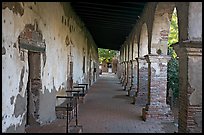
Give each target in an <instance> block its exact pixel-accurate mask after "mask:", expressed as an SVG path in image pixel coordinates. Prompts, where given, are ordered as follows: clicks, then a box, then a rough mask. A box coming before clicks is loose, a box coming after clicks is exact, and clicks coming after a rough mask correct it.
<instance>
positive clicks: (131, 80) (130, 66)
mask: <svg viewBox="0 0 204 135" xmlns="http://www.w3.org/2000/svg"><path fill="white" fill-rule="evenodd" d="M128 71H129V74H128V83H127V87H126V90H127V95H128V96H130V91H131V89H132V85H133V64H132V61H129V62H128Z"/></svg>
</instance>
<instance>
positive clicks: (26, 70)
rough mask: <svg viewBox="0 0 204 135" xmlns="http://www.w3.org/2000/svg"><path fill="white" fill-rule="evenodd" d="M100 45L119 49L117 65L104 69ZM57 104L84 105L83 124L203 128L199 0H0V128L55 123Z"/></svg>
mask: <svg viewBox="0 0 204 135" xmlns="http://www.w3.org/2000/svg"><path fill="white" fill-rule="evenodd" d="M174 15H176V16H174ZM173 17H175V18H174V19H172V18H173ZM172 20H174V22H175V31H173V33H174V36H175V37H171V34H172V32H171V26H172V24H173V23H172V22H173V21H172ZM177 24H178V25H177ZM171 38H172V39H176V40H175V41H174V42H172V43H169V39H171ZM169 47H171V49H172V50H174V51H175V52H174V53H175V54H176V55H174V57H173V55H171V54H170V53H169ZM98 48H103V49H109V50H110V49H111V50H114V51H117V52H118V53H117V55H116V56H115V57H114V60H115V62H114V65H115V66H114V67H115V70H114V72H115V74H113V75H111V76H108V75H109V74H104V75H103V76H100V70H99V66H100V62H99V51H98ZM109 53H110V52H109ZM172 58H174V59H175V60H176V61H177V65H174V64H172V67H176V70H175V71H176V75H175V76H176V79H175V78H174V79H172V80H173V81H172V82H173V83H174V84H175V83H176V84H178V85H179V86H178V85H176V86H175V85H172V87H171V88H176V90H173V89H172V91H173V92H174V93H173V92H172V91H171V89H170V88H169V87H168V84H169V82H170V81H169V76H168V69H170V68H169V62H171V60H172ZM109 64H110V63H109ZM112 65H113V63H112ZM171 75H172V74H171ZM172 76H173V77H175V76H174V75H172ZM173 83H172V84H173ZM81 84H82V85H84V84H86V86H88V89H89V92H88V93H84V89H85V86H84V87H83V88H82V89H81V88H80V87H82V86H79V85H81ZM177 86H178V87H177ZM76 87H77V88H76ZM78 88H79V89H80V90H79V89H78ZM75 90H78V91H80V94H79V93H78V94H79V95H81V96H82V97H83V96H84V95H86V96H85V100H86V101H85V103H84V104H75V103H76V101H77V100H75V98H76V95H77V94H76V91H75ZM74 91H75V93H73V92H74ZM172 93H173V94H172ZM175 93H176V94H177V95H176V96H175V97H176V100H175V101H176V103H178V109H179V110H178V113H177V115H178V119H177V120H175V118H176V117H174V116H173V115H172V111H173V110H172V108H171V107H172V106H170V104H169V103H168V102H167V101H170V100H169V99H174V98H172V97H174V94H175ZM126 95H128V96H126ZM59 97H63V98H64V99H61V100H60V101H58V98H59ZM68 99H69V100H68ZM71 100H72V101H71ZM171 101H174V100H171ZM68 103H69V104H71V105H72V106H71V107H70V106H69V107H70V108H69V107H67V106H65V105H67V104H68ZM170 103H172V104H173V102H170ZM172 104H171V105H172ZM63 105H64V106H63ZM59 107H62V108H63V107H64V108H66V109H67V112H68V110H69V112H68V113H69V114H70V115H71V114H72V112H74V111H75V110H77V109H78V108H77V107H79V122H80V123H81V124H82V126H83V127H84V129H83V132H116V131H117V132H167V131H165V129H168V127H169V126H168V124H167V123H166V124H167V125H165V123H163V122H164V121H169V122H170V121H171V122H173V121H174V122H176V123H177V124H178V133H195V132H196V133H201V132H202V2H136V1H134V2H116V3H114V2H107V3H105V2H99V3H98V2H2V132H3V133H25V132H26V130H27V128H28V127H35V126H36V128H38V127H39V126H40V127H41V126H46V125H47V124H49V123H50V122H51V123H53V122H54V121H56V120H58V116H57V114H58V113H57V109H59ZM64 108H63V109H64ZM76 112H77V111H76ZM76 112H74V113H76ZM106 120H107V121H106ZM109 120H110V121H109ZM152 121H153V122H156V123H157V124H155V123H152ZM159 121H162V122H161V123H160V122H159ZM62 123H63V121H62ZM62 123H61V124H59V123H58V124H57V125H53V126H54V127H56V128H57V129H56V130H55V128H51V129H50V130H47V132H51V131H53V130H55V132H58V131H59V132H64V130H61V129H60V128H59V127H61V125H64V124H62ZM95 123H97V124H95ZM99 124H101V125H99ZM154 126H156V127H154ZM93 127H94V128H93ZM165 127H167V128H165ZM62 128H63V126H62ZM40 129H41V128H40ZM58 129H59V130H58ZM34 131H36V130H34ZM38 131H39V132H44V131H46V130H45V129H42V130H38ZM170 132H174V131H170Z"/></svg>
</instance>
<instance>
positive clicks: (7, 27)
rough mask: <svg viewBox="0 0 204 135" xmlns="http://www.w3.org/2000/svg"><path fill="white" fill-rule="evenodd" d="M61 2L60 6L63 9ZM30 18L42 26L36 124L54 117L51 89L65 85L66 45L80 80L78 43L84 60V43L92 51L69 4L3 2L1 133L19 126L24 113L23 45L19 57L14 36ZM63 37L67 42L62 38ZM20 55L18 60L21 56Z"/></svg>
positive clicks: (25, 73)
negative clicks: (43, 45)
mask: <svg viewBox="0 0 204 135" xmlns="http://www.w3.org/2000/svg"><path fill="white" fill-rule="evenodd" d="M13 5H15V6H13ZM64 6H66V10H65V8H64ZM10 7H14V8H10ZM62 16H63V17H62ZM62 18H63V19H62ZM70 18H71V19H70ZM65 20H66V23H65ZM35 23H37V24H38V29H40V30H41V31H42V35H43V39H44V41H45V44H46V50H45V54H41V65H42V66H41V80H42V89H40V90H39V92H40V97H39V99H40V104H39V108H40V109H39V113H38V114H39V123H41V124H43V123H47V122H50V121H52V120H54V119H55V118H56V116H55V111H54V107H55V96H56V94H57V92H59V91H62V90H64V89H65V88H66V84H67V83H66V82H67V81H66V80H67V57H68V56H67V55H68V54H69V53H70V47H69V45H71V46H72V48H71V51H72V53H73V54H72V55H73V62H74V73H73V76H74V82H77V81H78V82H81V78H82V77H83V73H82V63H83V61H82V60H83V59H82V58H83V52H82V51H83V50H82V48H84V49H85V52H86V61H88V60H89V57H88V48H90V47H89V46H91V48H90V49H91V50H92V51H91V53H97V51H96V49H95V48H96V47H95V46H96V45H95V43H94V41H93V40H91V42H89V44H87V39H90V38H92V37H91V36H90V34H89V33H88V32H87V30H86V28H85V27H83V24H82V22H81V21H80V20H79V19H78V17H77V16H76V14H75V13H74V12H73V10H72V9H71V7H70V5H69V3H58V2H53V3H47V2H39V3H38V2H25V3H24V2H17V3H6V2H5V3H3V6H2V73H3V74H2V80H3V83H2V103H3V104H2V132H24V131H25V120H26V119H25V117H26V112H27V110H26V105H27V101H26V98H27V95H26V86H27V82H28V71H29V67H28V50H23V51H24V55H23V56H21V55H22V54H21V53H20V49H19V44H18V36H19V34H20V33H21V32H22V31H23V29H24V28H25V25H26V24H32V25H34V24H35ZM67 36H68V41H67V42H66V37H67ZM67 45H68V47H67ZM92 46H94V47H92ZM43 55H44V56H43ZM92 55H93V57H92V60H94V61H96V62H98V60H97V57H96V56H97V54H92ZM22 57H23V60H22V59H21V58H22ZM86 66H88V65H86ZM87 72H88V71H86V74H87ZM47 114H49V115H47Z"/></svg>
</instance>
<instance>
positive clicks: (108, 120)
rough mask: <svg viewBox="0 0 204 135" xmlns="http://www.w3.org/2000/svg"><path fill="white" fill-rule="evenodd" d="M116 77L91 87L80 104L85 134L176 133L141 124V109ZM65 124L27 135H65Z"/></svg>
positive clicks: (161, 125)
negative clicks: (44, 134)
mask: <svg viewBox="0 0 204 135" xmlns="http://www.w3.org/2000/svg"><path fill="white" fill-rule="evenodd" d="M131 100H132V99H131V98H130V97H129V96H126V92H125V91H124V90H123V88H122V85H121V84H120V81H119V79H118V78H117V75H116V74H114V73H105V74H104V73H103V74H102V75H101V76H100V77H99V79H98V80H97V81H96V82H95V84H93V85H92V86H91V88H90V89H89V92H88V94H87V95H86V97H85V100H84V101H85V102H84V103H80V104H79V117H78V122H79V125H82V126H83V131H82V133H174V132H177V127H176V126H175V124H174V123H171V122H168V123H167V122H166V123H164V122H162V123H161V122H159V121H148V122H145V121H143V120H142V117H141V113H142V108H141V105H138V104H136V105H133V104H131V102H132V101H131ZM65 123H66V120H64V119H58V120H55V121H53V122H52V123H50V124H47V125H44V126H41V127H39V126H36V127H34V126H33V127H29V128H27V130H26V131H27V133H65Z"/></svg>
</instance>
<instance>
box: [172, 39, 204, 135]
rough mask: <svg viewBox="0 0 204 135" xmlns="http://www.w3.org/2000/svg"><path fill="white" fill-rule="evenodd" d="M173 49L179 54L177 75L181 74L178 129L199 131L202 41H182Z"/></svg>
mask: <svg viewBox="0 0 204 135" xmlns="http://www.w3.org/2000/svg"><path fill="white" fill-rule="evenodd" d="M174 49H175V50H176V52H177V55H178V56H179V67H180V68H179V74H180V75H179V76H183V78H180V82H179V86H180V87H179V108H182V109H180V110H179V115H178V123H179V129H178V131H179V132H181V133H186V132H187V133H201V132H202V101H201V100H202V86H201V87H199V86H200V85H199V83H201V80H202V79H201V75H202V70H201V68H202V42H183V43H182V46H180V45H179V44H175V45H174ZM184 52H185V53H184ZM190 71H191V72H190ZM195 71H196V72H195ZM196 84H197V85H196Z"/></svg>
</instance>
